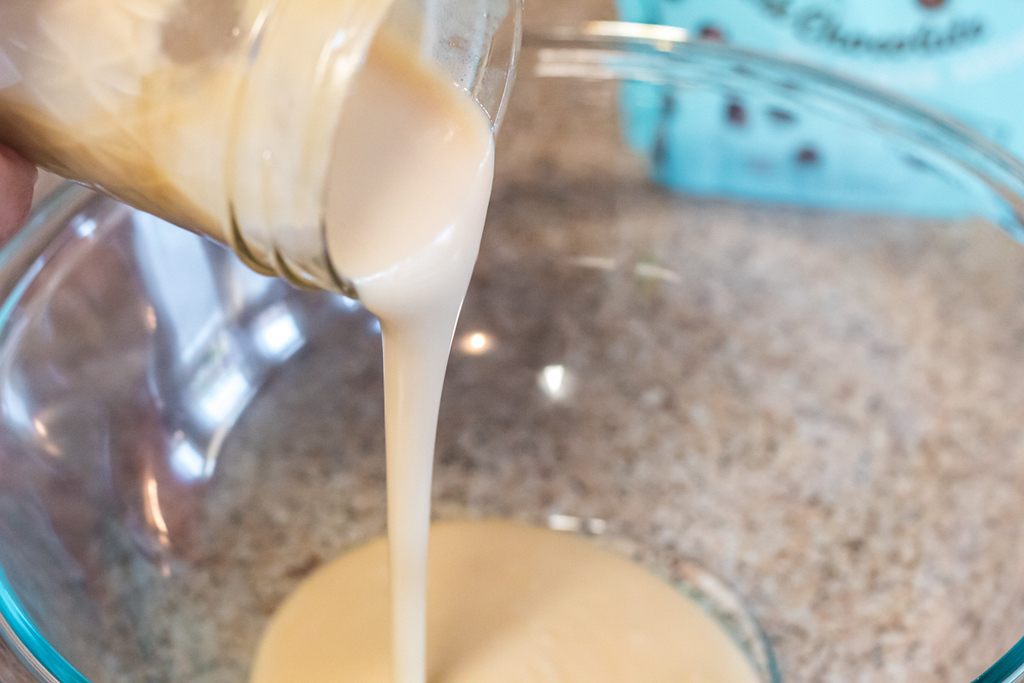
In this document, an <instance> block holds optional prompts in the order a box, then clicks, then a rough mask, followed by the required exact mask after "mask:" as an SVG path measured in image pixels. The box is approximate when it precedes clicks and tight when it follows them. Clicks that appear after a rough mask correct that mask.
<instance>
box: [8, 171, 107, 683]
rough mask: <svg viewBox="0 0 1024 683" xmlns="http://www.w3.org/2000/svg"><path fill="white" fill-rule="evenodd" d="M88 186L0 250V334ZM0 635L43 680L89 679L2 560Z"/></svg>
mask: <svg viewBox="0 0 1024 683" xmlns="http://www.w3.org/2000/svg"><path fill="white" fill-rule="evenodd" d="M94 196H95V195H94V193H93V192H92V191H90V190H89V189H87V188H85V187H82V186H80V185H76V184H74V183H71V182H66V183H64V184H63V185H62V186H61V187H59V188H58V189H56V190H54V191H53V192H52V193H50V195H48V196H47V197H46V198H45V199H43V200H42V201H41V202H40V203H39V204H38V205H37V206H36V207H35V208H34V209H33V211H32V213H31V215H30V216H29V218H28V220H27V221H26V223H25V227H24V228H22V229H21V231H20V232H18V234H17V235H16V236H15V237H14V238H13V239H12V240H11V241H10V242H9V243H8V244H7V245H6V246H5V247H4V248H3V249H2V250H0V301H2V304H0V337H2V336H3V335H4V334H6V332H7V322H8V320H9V319H10V316H11V313H12V312H13V311H14V309H15V307H16V306H17V304H18V302H19V301H20V300H21V297H22V295H23V294H24V293H25V291H26V290H27V289H28V286H29V285H30V284H31V282H32V280H33V279H34V278H35V276H36V274H37V273H38V272H39V270H40V269H41V268H42V266H43V260H42V258H41V257H42V256H43V253H44V251H45V250H46V249H47V247H48V246H49V245H50V244H52V243H53V240H54V239H55V238H56V237H57V235H58V234H59V233H60V232H61V230H63V229H64V228H65V226H66V222H67V221H66V220H64V219H67V218H70V216H71V215H73V214H74V213H75V212H77V211H79V210H80V209H81V208H82V206H83V205H84V204H85V203H87V202H88V201H91V200H92V199H93V198H94ZM0 636H2V637H3V640H4V641H6V643H7V644H8V645H9V646H10V648H11V650H12V651H14V653H15V654H16V655H17V656H18V659H19V660H21V662H22V663H23V664H24V665H25V667H26V669H28V671H29V672H30V673H31V674H32V675H34V676H35V677H36V678H37V679H39V680H42V681H45V682H46V683H89V681H88V679H87V678H85V677H84V676H82V674H81V673H79V672H78V670H77V669H75V668H74V667H73V666H72V665H71V664H69V663H68V662H67V660H65V659H64V658H63V657H62V656H61V655H60V654H59V653H58V652H57V651H56V650H55V649H54V648H53V646H52V645H51V644H50V643H49V642H48V641H47V640H46V638H44V637H43V635H42V634H41V633H40V632H39V629H38V628H36V626H35V624H34V623H33V621H32V619H31V617H30V616H29V614H28V612H27V611H26V610H25V607H24V605H22V604H21V601H20V600H19V599H18V597H17V595H16V593H15V591H14V588H13V586H11V583H10V580H9V579H8V577H7V574H6V573H5V572H4V570H3V567H2V566H0Z"/></svg>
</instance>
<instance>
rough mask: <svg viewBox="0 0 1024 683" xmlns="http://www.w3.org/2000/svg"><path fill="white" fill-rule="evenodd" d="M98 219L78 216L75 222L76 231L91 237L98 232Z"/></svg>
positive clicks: (83, 235) (80, 235)
mask: <svg viewBox="0 0 1024 683" xmlns="http://www.w3.org/2000/svg"><path fill="white" fill-rule="evenodd" d="M96 227H97V226H96V220H95V219H92V218H82V217H81V216H78V217H77V218H76V219H75V222H74V228H75V232H76V233H77V234H78V236H79V237H89V236H90V235H92V234H93V233H94V232H96Z"/></svg>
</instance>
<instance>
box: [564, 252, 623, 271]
mask: <svg viewBox="0 0 1024 683" xmlns="http://www.w3.org/2000/svg"><path fill="white" fill-rule="evenodd" d="M569 263H570V265H574V266H576V267H578V268H587V269H590V270H615V269H616V268H617V267H618V263H617V262H616V261H615V259H613V258H611V257H610V256H586V255H581V256H573V257H571V258H570V259H569Z"/></svg>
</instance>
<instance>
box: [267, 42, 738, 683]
mask: <svg viewBox="0 0 1024 683" xmlns="http://www.w3.org/2000/svg"><path fill="white" fill-rule="evenodd" d="M339 131H340V132H339V137H338V140H337V143H336V144H337V148H336V150H335V157H334V158H335V164H334V166H333V168H332V170H331V173H330V179H329V184H328V194H327V198H326V206H327V210H328V213H327V225H328V249H329V252H330V256H331V258H332V260H333V262H334V264H335V265H336V266H337V268H338V270H339V271H340V272H342V273H344V274H345V275H346V276H348V277H350V278H352V279H353V281H354V282H355V285H356V287H357V289H358V291H359V295H360V297H361V298H362V300H363V302H364V303H365V304H366V306H367V308H369V309H370V310H371V311H373V312H374V313H376V314H377V315H378V317H379V318H380V321H381V331H382V333H383V343H384V382H385V420H386V442H387V443H386V446H387V497H388V536H387V539H386V541H385V540H384V539H380V540H378V541H374V542H371V543H369V544H368V545H366V546H364V547H363V548H359V549H356V550H354V551H352V552H350V553H347V554H345V555H343V556H342V557H341V558H339V559H337V560H335V561H334V562H332V563H331V564H329V565H328V566H327V567H324V568H322V569H321V570H319V571H317V572H316V573H315V574H314V575H313V576H312V577H310V578H309V579H308V580H306V581H304V582H303V583H302V585H300V586H299V588H298V589H297V590H296V591H295V592H294V593H293V594H292V595H291V596H290V597H289V598H288V599H287V600H286V601H285V603H284V604H283V605H282V606H281V608H280V609H279V610H278V613H277V614H276V615H275V616H274V618H273V619H272V620H271V623H270V625H269V626H268V628H267V631H266V633H265V634H264V638H263V641H262V643H261V645H260V648H259V651H258V652H257V655H256V659H255V662H254V664H253V670H252V674H251V678H250V681H251V683H293V682H294V683H308V682H310V681H317V682H321V681H344V682H345V683H349V682H352V683H425V682H426V681H427V680H428V668H427V664H428V658H427V653H428V649H427V645H428V643H427V638H426V635H427V633H426V631H427V624H428V617H429V624H430V634H431V635H430V643H429V645H430V650H429V654H430V658H429V665H430V670H429V674H430V676H431V678H430V679H429V680H431V681H438V682H439V681H445V682H447V683H483V682H486V683H504V682H508V683H513V682H514V683H524V682H526V681H529V682H531V683H535V682H540V681H545V682H546V681H552V682H554V681H557V682H559V683H563V682H573V683H624V682H626V681H637V682H640V681H642V682H643V683H756V681H757V680H758V677H757V675H756V674H755V673H754V672H753V670H752V669H751V668H750V666H749V664H748V663H747V661H746V659H745V657H744V656H743V654H742V652H741V651H740V650H739V648H738V647H737V646H736V645H735V644H734V643H732V641H731V640H730V638H729V636H728V635H726V634H725V632H724V631H723V630H722V629H721V628H720V627H719V626H718V625H717V624H716V623H715V621H714V620H713V619H711V618H710V617H709V616H707V615H706V614H704V613H703V612H702V611H701V609H700V608H699V607H697V606H696V605H695V604H693V603H692V602H690V601H689V600H687V599H686V598H684V597H683V596H682V595H680V594H679V593H677V592H676V591H675V590H673V589H672V588H671V587H670V586H668V585H667V584H665V583H663V582H662V581H660V580H658V579H656V578H655V577H654V576H652V575H651V574H649V573H647V572H646V571H645V570H644V569H643V568H641V567H639V566H637V565H634V564H633V563H631V562H628V561H626V560H622V559H620V558H617V557H614V556H612V555H609V554H606V553H603V552H600V551H598V550H597V549H595V548H593V547H592V546H590V544H588V543H587V542H585V541H583V540H581V539H574V538H571V537H568V536H565V535H564V534H559V533H556V532H552V531H545V530H538V529H528V528H526V527H520V526H518V525H514V524H510V523H505V522H482V523H461V524H450V523H449V524H442V525H440V526H438V527H436V528H435V532H434V533H433V534H432V535H431V541H430V545H431V549H432V551H431V553H430V572H429V582H428V566H427V559H428V554H427V541H428V533H430V526H429V520H430V484H431V476H432V473H433V472H432V471H433V459H434V440H435V435H436V429H437V417H438V407H439V404H440V398H441V388H442V384H443V381H444V375H445V368H446V365H447V360H448V353H449V350H450V347H451V340H452V336H453V333H454V330H455V324H456V322H457V320H458V316H459V310H460V308H461V306H462V301H463V298H464V297H465V293H466V289H467V287H468V284H469V279H470V275H471V273H472V270H473V265H474V263H475V261H476V256H477V252H478V250H479V244H480V235H481V232H482V228H483V222H484V217H485V213H486V209H487V202H488V198H489V195H490V189H491V181H492V176H493V143H492V139H491V131H490V125H489V122H488V120H487V118H486V117H485V116H484V115H483V113H482V112H481V111H480V110H479V109H478V108H477V107H476V105H475V104H474V103H473V101H472V100H471V99H470V98H469V97H468V96H467V95H466V94H465V93H464V92H461V91H459V90H457V89H456V88H454V87H453V86H451V85H450V84H448V83H446V82H444V79H443V77H441V76H440V75H435V74H434V73H433V72H431V71H429V70H428V68H427V67H423V66H421V65H420V64H419V63H418V62H417V60H416V59H415V58H414V57H412V56H410V55H407V54H405V53H403V52H402V51H401V50H400V49H399V48H397V47H395V46H394V45H390V44H389V43H386V42H382V41H378V43H377V44H376V45H375V46H374V48H373V50H372V51H371V53H370V55H369V58H368V60H367V63H366V65H365V67H364V69H363V70H362V72H361V73H360V75H359V76H358V77H357V79H356V81H355V83H354V84H353V89H352V91H351V93H350V96H349V99H348V104H347V105H346V108H345V112H344V114H343V117H342V121H341V125H340V129H339ZM428 586H429V589H430V590H429V596H430V601H431V603H430V604H431V608H430V611H429V614H428V612H427V609H426V608H427V601H428ZM389 597H390V614H389V613H388V610H387V608H386V607H385V605H386V604H387V603H388V602H389V600H388V598H389ZM389 646H390V647H389ZM389 649H390V655H391V657H390V662H389V661H388V656H387V653H388V650H389Z"/></svg>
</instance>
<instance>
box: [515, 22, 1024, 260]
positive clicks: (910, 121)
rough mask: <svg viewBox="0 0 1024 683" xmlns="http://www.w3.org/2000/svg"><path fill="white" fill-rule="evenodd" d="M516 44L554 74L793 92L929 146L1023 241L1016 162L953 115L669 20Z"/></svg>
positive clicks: (1022, 187) (543, 35)
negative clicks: (700, 36)
mask: <svg viewBox="0 0 1024 683" xmlns="http://www.w3.org/2000/svg"><path fill="white" fill-rule="evenodd" d="M523 45H524V47H525V48H530V49H533V50H536V52H537V54H538V55H539V57H540V58H541V59H542V60H544V61H546V64H545V66H546V68H547V69H548V70H549V72H553V73H555V74H557V75H561V76H568V77H577V78H589V79H603V80H625V81H645V82H650V83H656V84H665V85H675V86H681V87H686V86H687V85H696V86H700V85H702V84H707V83H708V82H710V81H711V80H714V81H715V82H718V83H744V82H745V83H750V84H757V85H759V86H769V87H771V88H773V89H776V90H778V91H779V92H783V91H784V92H787V93H789V94H791V95H792V94H798V95H799V96H800V100H801V104H803V105H807V106H811V107H814V108H816V109H818V111H820V112H823V113H827V114H829V115H833V116H847V117H850V116H853V117H856V119H857V120H858V121H860V122H867V123H869V124H871V125H872V126H873V127H874V128H875V129H877V130H879V131H883V132H885V133H886V134H888V135H893V136H895V137H897V138H899V139H903V140H905V141H907V142H910V143H912V144H916V145H919V146H921V147H924V148H927V149H929V150H932V151H934V152H935V153H936V154H938V155H939V156H941V157H943V158H944V159H945V160H946V161H948V162H949V163H950V164H952V165H953V166H954V167H956V168H958V169H959V170H960V171H962V172H963V173H964V174H965V177H967V178H970V179H971V181H972V182H974V183H976V187H975V188H972V189H973V192H972V197H973V198H974V199H977V200H978V202H977V203H978V206H979V209H983V211H984V213H979V215H981V216H982V217H984V218H986V219H988V220H989V221H991V222H993V223H995V224H996V225H998V226H999V227H1001V228H1003V229H1004V230H1005V231H1006V232H1007V233H1009V234H1010V236H1011V237H1013V238H1014V239H1015V240H1016V241H1018V242H1024V161H1021V160H1020V159H1018V158H1017V157H1016V156H1014V155H1013V154H1011V153H1009V152H1008V151H1006V150H1005V149H1003V148H1002V147H1001V146H999V145H998V144H996V143H994V142H992V141H990V140H989V139H988V138H986V137H984V136H983V135H981V134H980V133H978V132H977V131H975V130H974V129H973V128H970V127H969V126H967V125H965V124H963V123H961V122H960V121H958V120H956V119H954V118H952V117H949V116H947V115H945V114H943V113H940V112H937V111H934V110H931V109H928V108H927V107H924V106H922V105H920V104H918V103H916V102H913V101H911V100H909V99H906V98H903V97H901V96H898V95H895V94H892V93H889V92H887V91H884V90H881V89H879V88H878V87H876V86H874V85H871V84H868V83H863V82H860V81H857V80H855V79H852V78H847V77H845V76H842V75H838V74H836V73H833V72H830V71H826V70H823V69H820V68H818V67H815V66H812V65H809V64H805V63H802V62H799V61H795V60H789V59H784V58H780V57H778V56H775V55H772V54H768V53H762V52H759V51H756V50H749V49H744V48H737V47H733V46H729V45H722V44H718V43H708V42H706V41H691V40H689V39H688V37H687V35H686V32H685V31H682V30H681V29H677V28H674V27H667V26H654V25H647V24H631V23H628V22H617V21H595V22H589V23H587V24H584V25H583V26H582V27H572V28H559V27H555V28H549V29H543V30H532V31H528V32H526V33H525V34H524V37H523ZM552 67H555V68H554V69H552ZM979 190H980V191H979Z"/></svg>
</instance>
